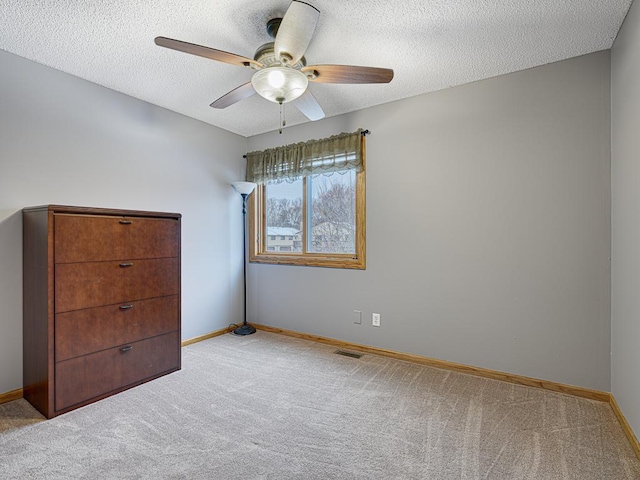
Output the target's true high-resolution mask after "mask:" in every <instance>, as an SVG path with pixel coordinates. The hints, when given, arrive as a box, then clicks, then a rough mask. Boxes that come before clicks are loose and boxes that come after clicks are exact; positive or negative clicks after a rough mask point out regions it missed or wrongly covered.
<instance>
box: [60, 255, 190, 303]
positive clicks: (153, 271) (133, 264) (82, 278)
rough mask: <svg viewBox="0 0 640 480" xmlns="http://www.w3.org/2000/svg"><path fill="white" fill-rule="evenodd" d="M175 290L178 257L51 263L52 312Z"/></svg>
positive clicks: (152, 295) (117, 301)
mask: <svg viewBox="0 0 640 480" xmlns="http://www.w3.org/2000/svg"><path fill="white" fill-rule="evenodd" d="M179 292H180V260H179V258H160V259H154V260H125V261H115V262H89V263H64V264H58V265H56V266H55V312H56V313H61V312H67V311H71V310H80V309H83V308H91V307H100V306H104V305H114V304H116V303H125V302H131V301H134V300H144V299H147V298H155V297H165V296H169V295H177V294H178V293H179Z"/></svg>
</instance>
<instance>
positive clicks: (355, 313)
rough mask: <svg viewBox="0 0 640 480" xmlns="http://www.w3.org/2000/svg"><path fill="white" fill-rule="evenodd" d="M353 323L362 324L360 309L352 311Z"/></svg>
mask: <svg viewBox="0 0 640 480" xmlns="http://www.w3.org/2000/svg"><path fill="white" fill-rule="evenodd" d="M353 323H355V324H356V325H362V312H361V311H360V310H354V311H353Z"/></svg>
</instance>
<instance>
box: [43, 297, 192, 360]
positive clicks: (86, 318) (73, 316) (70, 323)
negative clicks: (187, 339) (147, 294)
mask: <svg viewBox="0 0 640 480" xmlns="http://www.w3.org/2000/svg"><path fill="white" fill-rule="evenodd" d="M178 312H179V305H178V296H177V295H172V296H170V297H160V298H152V299H150V300H142V301H137V302H129V303H123V304H116V305H109V306H106V307H96V308H87V309H84V310H76V311H73V312H66V313H58V314H57V315H56V320H55V322H56V323H55V345H56V362H61V361H63V360H68V359H69V358H73V357H79V356H80V355H86V354H88V353H93V352H97V351H99V350H106V349H107V348H111V347H115V346H117V345H123V344H125V343H128V342H137V341H139V340H143V339H145V338H148V337H155V336H157V335H161V334H163V333H169V332H174V331H177V330H179V328H180V327H179V323H180V319H179V314H178Z"/></svg>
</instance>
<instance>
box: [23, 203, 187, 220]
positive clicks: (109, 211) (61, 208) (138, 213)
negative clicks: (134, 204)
mask: <svg viewBox="0 0 640 480" xmlns="http://www.w3.org/2000/svg"><path fill="white" fill-rule="evenodd" d="M43 210H47V211H49V212H53V213H79V214H84V215H117V216H123V217H160V218H176V219H178V218H181V217H182V214H180V213H168V212H149V211H144V210H122V209H116V208H95V207H73V206H69V205H39V206H36V207H26V208H23V209H22V211H23V212H39V211H43Z"/></svg>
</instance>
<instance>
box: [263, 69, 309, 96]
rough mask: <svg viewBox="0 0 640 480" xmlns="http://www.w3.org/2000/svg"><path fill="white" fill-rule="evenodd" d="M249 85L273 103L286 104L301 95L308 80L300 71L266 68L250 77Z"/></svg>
mask: <svg viewBox="0 0 640 480" xmlns="http://www.w3.org/2000/svg"><path fill="white" fill-rule="evenodd" d="M251 84H252V85H253V88H254V89H255V90H256V92H258V94H259V95H260V96H262V97H264V98H266V99H267V100H269V101H271V102H275V103H287V102H290V101H292V100H295V99H296V98H298V97H299V96H300V95H302V94H303V93H304V92H305V90H306V89H307V86H308V85H309V80H308V79H307V76H306V75H305V74H304V73H302V72H301V71H300V70H295V69H293V68H290V67H278V66H276V67H267V68H263V69H262V70H258V71H257V72H256V73H254V74H253V77H251Z"/></svg>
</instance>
